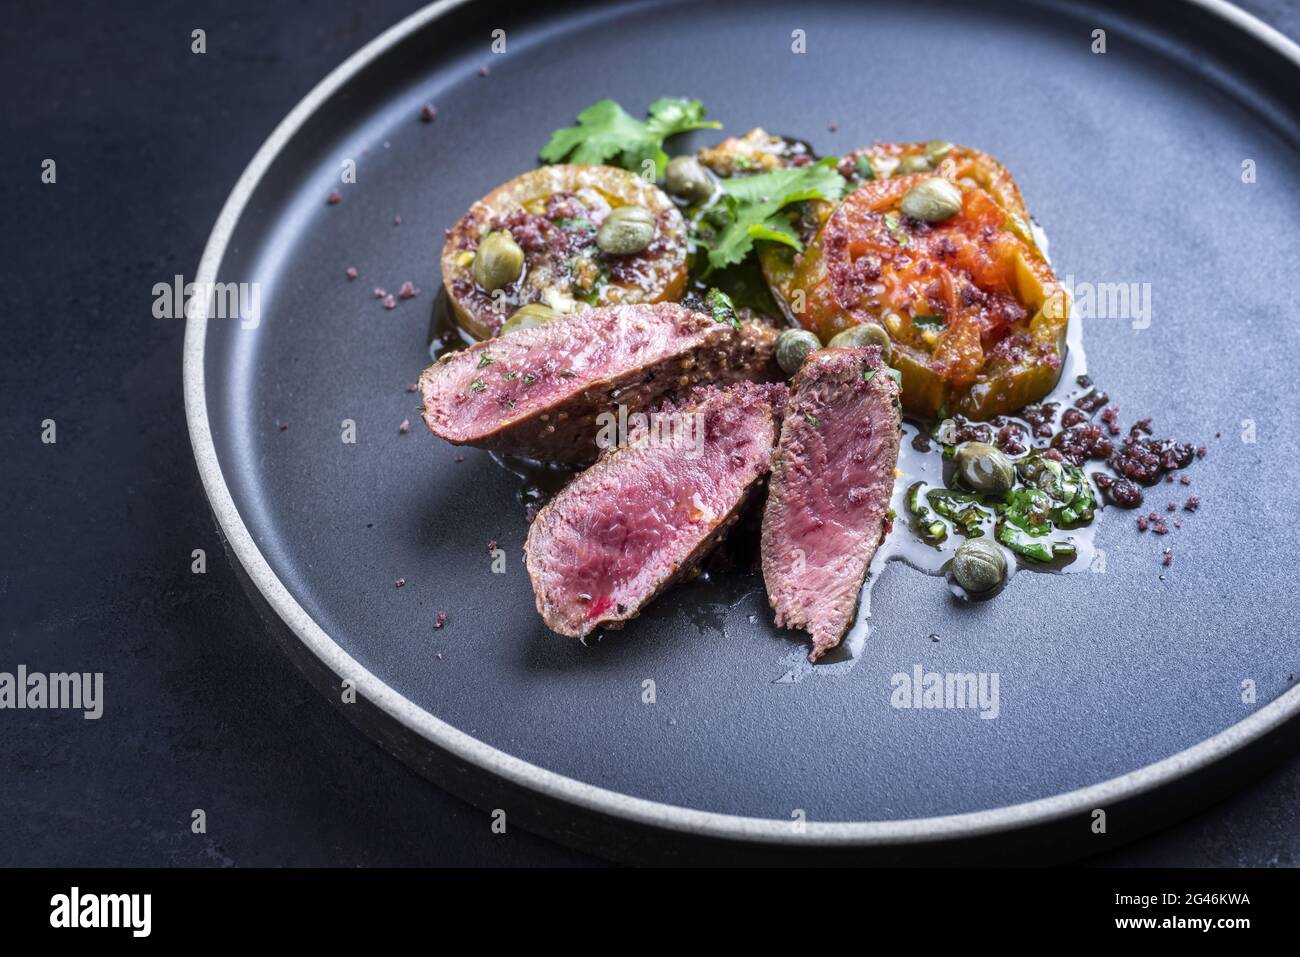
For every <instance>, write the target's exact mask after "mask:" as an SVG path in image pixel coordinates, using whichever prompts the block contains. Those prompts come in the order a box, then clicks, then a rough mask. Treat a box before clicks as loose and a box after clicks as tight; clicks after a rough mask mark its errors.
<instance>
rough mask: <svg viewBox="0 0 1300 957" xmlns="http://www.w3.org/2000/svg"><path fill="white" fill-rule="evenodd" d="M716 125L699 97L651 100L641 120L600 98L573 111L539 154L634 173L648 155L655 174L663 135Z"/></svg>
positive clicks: (659, 171) (663, 156) (664, 159)
mask: <svg viewBox="0 0 1300 957" xmlns="http://www.w3.org/2000/svg"><path fill="white" fill-rule="evenodd" d="M721 125H722V124H721V123H715V122H712V121H709V120H705V119H704V105H703V104H702V103H700V101H699V100H685V99H677V98H672V97H666V98H663V99H658V100H655V101H654V102H653V103H651V104H650V114H649V116H648V117H647V118H646V119H645V120H638V119H636V118H635V117H634V116H632V115H631V114H629V113H628V112H627V111H626V110H624V109H623V107H621V106H619V105H618V104H617V103H615V102H614V101H613V100H601V101H600V102H599V103H593V104H592V105H591V106H589V107H587V108H586V109H585V110H583V111H582V112H581V113H579V114H578V125H577V126H566V127H564V128H563V129H559V130H556V131H555V132H554V133H552V134H551V139H550V141H549V142H548V143H547V144H546V145H545V146H544V147H543V148H542V152H541V154H540V155H541V159H542V161H543V162H545V163H559V162H563V161H565V160H568V161H569V162H571V163H608V162H610V161H613V162H615V163H617V164H618V165H619V166H622V167H623V168H624V169H627V170H631V171H632V172H634V173H639V172H641V169H642V164H644V163H645V162H646V160H652V161H653V162H654V169H655V176H656V177H659V176H662V175H663V172H664V166H666V165H667V163H668V154H667V153H665V152H664V149H663V144H664V140H666V139H668V137H670V136H673V135H675V134H677V133H684V132H685V131H687V130H698V129H704V128H711V129H716V128H718V127H720V126H721Z"/></svg>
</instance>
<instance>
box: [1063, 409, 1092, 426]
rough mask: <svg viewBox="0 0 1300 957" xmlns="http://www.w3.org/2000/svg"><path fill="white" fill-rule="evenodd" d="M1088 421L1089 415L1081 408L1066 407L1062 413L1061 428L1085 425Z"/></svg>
mask: <svg viewBox="0 0 1300 957" xmlns="http://www.w3.org/2000/svg"><path fill="white" fill-rule="evenodd" d="M1087 421H1088V417H1087V416H1086V415H1085V414H1084V413H1083V412H1082V411H1081V410H1080V409H1066V410H1065V411H1064V412H1063V413H1061V428H1063V429H1068V428H1071V427H1073V426H1076V425H1083V423H1085V422H1087Z"/></svg>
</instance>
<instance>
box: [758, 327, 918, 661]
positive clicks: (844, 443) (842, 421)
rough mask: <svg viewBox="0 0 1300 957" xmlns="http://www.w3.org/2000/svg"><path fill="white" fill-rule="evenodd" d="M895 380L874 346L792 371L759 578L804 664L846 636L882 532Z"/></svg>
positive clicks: (894, 425) (837, 352) (893, 461)
mask: <svg viewBox="0 0 1300 957" xmlns="http://www.w3.org/2000/svg"><path fill="white" fill-rule="evenodd" d="M898 395H899V390H898V383H897V382H896V381H895V380H894V378H893V377H892V376H891V375H889V367H888V366H886V365H885V364H884V363H882V362H881V361H880V347H879V346H867V347H865V348H860V349H825V350H822V351H820V352H814V353H812V355H810V356H809V357H808V359H807V360H806V361H805V362H804V364H803V367H802V368H801V369H800V370H799V374H798V375H796V376H795V379H794V384H793V393H792V395H791V398H790V402H789V404H788V406H787V407H786V413H785V421H784V423H783V424H782V426H781V444H780V447H779V448H778V449H777V454H776V459H775V461H774V462H773V465H772V481H771V488H770V490H769V492H768V497H767V509H766V511H765V512H764V514H763V535H762V552H763V581H764V582H765V583H766V584H767V597H768V601H770V602H771V604H772V607H773V608H774V609H775V610H776V623H777V625H779V626H781V627H783V628H804V629H806V630H807V631H808V633H809V634H810V635H811V636H812V650H811V651H810V652H809V654H808V660H809V661H816V660H817V659H818V658H820V657H821V656H822V655H823V654H825V653H826V651H827V650H828V649H830V648H834V647H835V646H836V645H838V644H839V643H840V641H841V639H843V637H844V634H845V632H846V631H848V629H849V626H850V625H851V624H852V623H853V618H854V612H855V611H856V609H857V604H858V595H859V593H860V592H861V590H862V582H863V580H864V579H865V577H866V574H867V566H868V565H870V564H871V556H872V555H874V554H875V552H876V548H877V546H879V544H880V541H881V538H882V537H883V527H884V522H885V516H886V513H887V512H888V510H889V498H890V493H891V492H892V490H893V485H894V469H895V467H896V466H897V464H898V437H899V429H900V422H899V409H898Z"/></svg>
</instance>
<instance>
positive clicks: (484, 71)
mask: <svg viewBox="0 0 1300 957" xmlns="http://www.w3.org/2000/svg"><path fill="white" fill-rule="evenodd" d="M478 75H479V76H487V75H488V68H487V67H486V66H481V67H479V68H478Z"/></svg>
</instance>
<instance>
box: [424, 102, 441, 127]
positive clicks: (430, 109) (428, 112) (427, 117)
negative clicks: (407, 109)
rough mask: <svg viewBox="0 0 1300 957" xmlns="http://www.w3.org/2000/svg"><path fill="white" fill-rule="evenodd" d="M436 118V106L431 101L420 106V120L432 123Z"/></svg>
mask: <svg viewBox="0 0 1300 957" xmlns="http://www.w3.org/2000/svg"><path fill="white" fill-rule="evenodd" d="M437 118H438V108H437V107H436V106H434V105H433V104H432V103H426V104H424V106H422V107H420V122H421V123H432V122H433V121H434V120H436V119H437Z"/></svg>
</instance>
